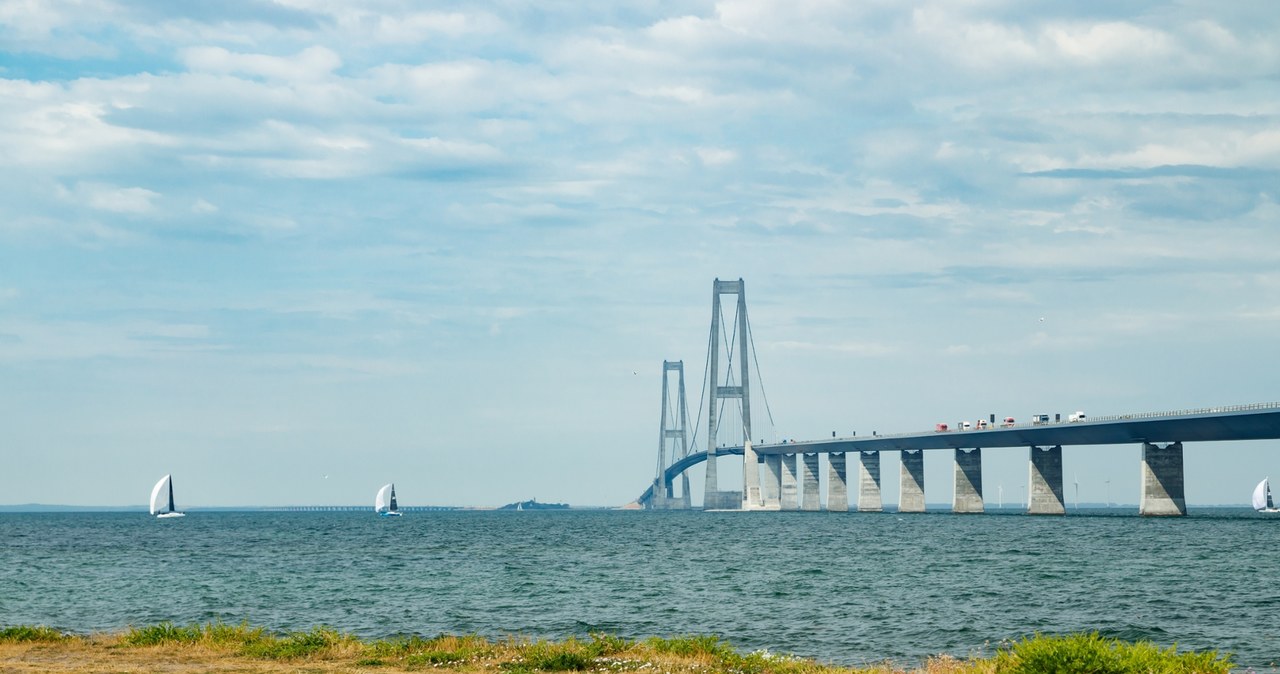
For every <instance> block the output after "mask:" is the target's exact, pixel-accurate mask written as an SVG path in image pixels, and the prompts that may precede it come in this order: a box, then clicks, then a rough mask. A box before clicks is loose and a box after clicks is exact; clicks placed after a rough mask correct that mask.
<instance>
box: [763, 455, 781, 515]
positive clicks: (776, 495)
mask: <svg viewBox="0 0 1280 674" xmlns="http://www.w3.org/2000/svg"><path fill="white" fill-rule="evenodd" d="M764 467H765V471H764V476H763V477H762V478H761V481H762V482H763V483H764V484H762V485H761V489H760V490H761V491H763V492H764V507H765V508H766V509H770V510H777V509H778V508H780V507H781V503H782V501H781V499H782V455H780V454H769V455H767V456H765V457H764Z"/></svg>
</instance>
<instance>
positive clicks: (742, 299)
mask: <svg viewBox="0 0 1280 674" xmlns="http://www.w3.org/2000/svg"><path fill="white" fill-rule="evenodd" d="M721 295H737V296H738V310H737V314H738V315H737V321H736V324H735V325H734V326H733V328H732V329H731V330H730V331H729V332H728V334H726V335H724V336H723V337H722V336H721V334H720V333H721V330H720V296H721ZM749 340H750V336H749V335H748V333H747V293H746V284H745V283H744V282H743V280H742V279H741V278H739V279H738V280H737V281H721V280H720V279H718V278H717V279H716V280H715V284H714V287H713V292H712V294H711V338H710V348H709V355H708V359H709V360H708V361H707V368H708V377H709V379H708V380H707V381H708V382H709V386H710V390H709V392H708V398H709V403H710V404H709V405H708V407H709V409H710V413H708V414H707V473H706V479H707V482H706V489H705V490H704V491H703V496H702V507H703V508H704V509H708V510H711V509H733V508H738V507H740V506H741V505H742V494H740V493H738V492H722V491H720V482H719V480H718V476H717V474H716V443H717V437H716V425H717V422H718V420H719V418H720V409H721V401H724V400H734V399H737V400H740V401H741V403H742V440H743V441H744V442H745V441H746V440H749V439H750V438H751V396H750V387H749V384H748V382H749V381H750V380H749V379H748V377H747V375H748V370H747V349H748V346H749V345H748V341H749ZM722 346H723V348H724V350H725V355H726V357H727V359H728V362H727V363H726V364H727V365H728V367H729V371H728V372H726V374H727V375H732V374H733V371H732V368H733V357H734V354H733V351H734V347H735V346H736V347H737V351H738V371H739V376H738V383H737V384H736V385H734V384H732V381H733V380H732V377H731V376H730V377H726V379H725V382H726V384H725V385H723V386H722V385H721V384H720V353H721V348H722ZM734 444H735V445H736V444H737V442H736V441H735V442H734ZM748 468H754V466H748Z"/></svg>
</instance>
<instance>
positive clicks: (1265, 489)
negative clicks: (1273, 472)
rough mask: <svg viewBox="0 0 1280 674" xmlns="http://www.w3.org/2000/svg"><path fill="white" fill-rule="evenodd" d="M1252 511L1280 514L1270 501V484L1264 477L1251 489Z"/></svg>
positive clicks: (1279, 510)
mask: <svg viewBox="0 0 1280 674" xmlns="http://www.w3.org/2000/svg"><path fill="white" fill-rule="evenodd" d="M1253 509H1254V510H1257V511H1258V512H1260V513H1280V509H1277V508H1276V504H1275V503H1274V502H1272V501H1271V483H1270V482H1269V481H1268V479H1267V478H1265V477H1264V478H1262V482H1259V483H1258V486H1256V487H1254V488H1253Z"/></svg>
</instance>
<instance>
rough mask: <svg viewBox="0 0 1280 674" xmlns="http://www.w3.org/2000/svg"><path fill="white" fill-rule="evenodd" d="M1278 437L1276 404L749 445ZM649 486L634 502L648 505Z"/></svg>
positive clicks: (844, 448)
mask: <svg viewBox="0 0 1280 674" xmlns="http://www.w3.org/2000/svg"><path fill="white" fill-rule="evenodd" d="M1273 439H1280V403H1258V404H1253V405H1236V406H1230V407H1213V408H1207V409H1199V410H1187V411H1181V412H1150V413H1144V414H1124V415H1117V416H1109V417H1099V418H1096V419H1088V420H1086V421H1056V422H1049V423H1041V424H1032V423H1023V424H1015V425H1013V426H1002V427H1000V426H998V427H994V428H985V429H974V430H967V431H956V430H948V431H931V432H916V433H899V434H894V435H871V436H858V437H845V438H829V439H822V440H805V441H797V442H785V443H771V444H760V445H752V449H753V450H755V453H756V454H757V455H759V456H760V457H761V458H763V457H766V456H770V455H793V454H831V453H844V452H877V451H886V450H888V451H903V450H905V451H915V450H925V449H953V450H955V449H959V450H966V449H974V448H989V447H1055V446H1058V447H1061V446H1071V445H1131V444H1135V443H1143V444H1144V445H1145V444H1157V443H1182V442H1217V441H1232V440H1273ZM742 453H743V448H742V446H741V445H739V446H734V447H718V448H716V455H717V456H725V455H738V456H741V455H742ZM706 460H707V452H706V451H701V452H695V453H693V454H690V455H689V456H687V457H685V458H684V459H681V460H679V461H677V462H675V463H673V464H671V466H670V467H669V468H667V469H666V471H665V472H664V474H665V480H666V481H667V482H668V483H669V482H670V481H671V480H672V479H674V478H675V477H676V476H678V475H679V474H680V473H682V472H684V471H686V470H688V469H689V468H691V467H693V466H695V465H697V464H699V463H702V462H704V461H706ZM652 495H653V485H650V486H649V488H648V489H646V490H645V492H644V493H643V494H641V495H640V497H639V498H638V499H637V501H638V502H639V503H642V504H643V503H649V501H650V499H651V498H652Z"/></svg>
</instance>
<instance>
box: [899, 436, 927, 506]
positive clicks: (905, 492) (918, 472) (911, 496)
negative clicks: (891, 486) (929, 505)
mask: <svg viewBox="0 0 1280 674" xmlns="http://www.w3.org/2000/svg"><path fill="white" fill-rule="evenodd" d="M898 512H900V513H922V512H924V452H923V451H922V450H919V449H904V450H902V487H901V488H900V489H899V490H898Z"/></svg>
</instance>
